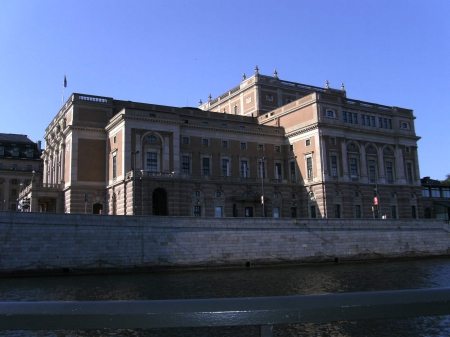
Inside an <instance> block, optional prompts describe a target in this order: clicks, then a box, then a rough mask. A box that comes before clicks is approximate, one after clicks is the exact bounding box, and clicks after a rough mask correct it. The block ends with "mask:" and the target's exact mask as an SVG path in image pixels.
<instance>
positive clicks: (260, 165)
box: [258, 161, 266, 178]
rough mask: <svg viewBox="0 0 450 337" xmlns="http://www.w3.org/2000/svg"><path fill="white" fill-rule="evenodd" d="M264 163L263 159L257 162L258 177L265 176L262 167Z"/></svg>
mask: <svg viewBox="0 0 450 337" xmlns="http://www.w3.org/2000/svg"><path fill="white" fill-rule="evenodd" d="M264 164H265V163H264V162H263V161H260V162H258V170H259V177H260V178H266V168H265V167H264Z"/></svg>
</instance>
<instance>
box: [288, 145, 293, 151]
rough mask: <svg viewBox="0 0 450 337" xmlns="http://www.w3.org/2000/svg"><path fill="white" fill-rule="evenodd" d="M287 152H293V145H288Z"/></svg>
mask: <svg viewBox="0 0 450 337" xmlns="http://www.w3.org/2000/svg"><path fill="white" fill-rule="evenodd" d="M289 151H290V152H293V151H294V144H290V145H289Z"/></svg>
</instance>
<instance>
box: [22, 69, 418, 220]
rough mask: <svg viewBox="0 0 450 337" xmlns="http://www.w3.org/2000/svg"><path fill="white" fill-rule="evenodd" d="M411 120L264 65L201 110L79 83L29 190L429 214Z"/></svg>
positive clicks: (261, 209) (322, 211) (251, 207)
mask: <svg viewBox="0 0 450 337" xmlns="http://www.w3.org/2000/svg"><path fill="white" fill-rule="evenodd" d="M414 119H415V117H414V115H413V111H412V110H410V109H404V108H399V107H392V106H387V105H381V104H377V103H371V102H364V101H360V100H356V99H350V98H347V93H346V91H345V88H344V85H342V86H341V88H339V89H333V88H330V87H329V84H328V83H326V85H325V87H324V88H320V87H315V86H310V85H305V84H300V83H296V82H290V81H285V80H281V79H279V78H278V74H277V73H276V72H275V73H274V75H273V76H266V75H262V74H259V70H258V68H256V69H255V73H254V74H253V75H252V76H250V77H248V78H247V77H246V76H245V75H244V76H243V77H242V81H241V83H240V84H238V85H237V86H235V87H234V88H232V89H231V90H229V91H227V92H225V93H224V94H222V95H220V96H219V97H217V98H214V99H213V98H212V97H211V96H210V97H209V99H208V101H207V102H206V103H203V102H200V104H199V107H198V108H193V107H185V108H177V107H171V106H161V105H155V104H146V103H138V102H131V101H122V100H116V99H113V98H110V97H100V96H95V95H86V94H78V93H75V94H73V95H72V96H71V97H70V98H69V100H68V101H67V102H66V104H65V105H64V106H63V107H62V109H61V110H60V111H59V113H58V114H57V115H56V117H55V118H54V119H53V120H52V121H51V123H50V125H49V126H48V127H47V129H46V132H45V141H46V149H45V150H44V152H43V155H42V159H43V184H42V187H39V188H37V187H36V188H31V189H30V190H29V191H27V193H26V194H23V195H22V197H28V198H30V199H31V209H32V210H33V209H35V210H37V209H38V205H42V204H44V201H45V202H46V205H47V210H49V209H51V210H52V211H55V212H69V213H84V212H86V213H102V214H116V215H130V214H136V215H173V216H216V217H251V216H258V217H261V216H265V217H292V218H323V217H328V218H372V217H381V216H382V215H386V216H387V217H388V218H391V217H392V218H417V217H423V206H422V188H421V181H420V178H419V177H420V173H419V164H418V153H417V141H418V140H419V137H418V136H417V135H416V134H415V128H414Z"/></svg>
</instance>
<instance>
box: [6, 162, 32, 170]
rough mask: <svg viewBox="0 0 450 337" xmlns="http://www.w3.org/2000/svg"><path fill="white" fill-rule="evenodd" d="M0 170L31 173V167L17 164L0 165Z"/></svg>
mask: <svg viewBox="0 0 450 337" xmlns="http://www.w3.org/2000/svg"><path fill="white" fill-rule="evenodd" d="M0 170H13V171H18V170H23V171H30V172H31V171H33V165H31V164H29V165H19V164H6V165H5V164H4V163H0Z"/></svg>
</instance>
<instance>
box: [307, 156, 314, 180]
mask: <svg viewBox="0 0 450 337" xmlns="http://www.w3.org/2000/svg"><path fill="white" fill-rule="evenodd" d="M306 172H307V175H308V179H312V178H313V168H312V157H307V158H306Z"/></svg>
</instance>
